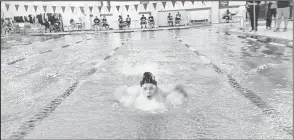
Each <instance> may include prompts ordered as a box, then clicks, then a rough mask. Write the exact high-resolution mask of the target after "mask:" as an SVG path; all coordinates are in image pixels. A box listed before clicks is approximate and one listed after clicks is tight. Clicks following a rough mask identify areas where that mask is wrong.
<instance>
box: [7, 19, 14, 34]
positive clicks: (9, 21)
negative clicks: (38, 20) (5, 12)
mask: <svg viewBox="0 0 294 140" xmlns="http://www.w3.org/2000/svg"><path fill="white" fill-rule="evenodd" d="M12 26H13V24H12V21H11V20H10V19H8V20H7V24H6V27H7V29H8V31H9V32H11V31H12Z"/></svg>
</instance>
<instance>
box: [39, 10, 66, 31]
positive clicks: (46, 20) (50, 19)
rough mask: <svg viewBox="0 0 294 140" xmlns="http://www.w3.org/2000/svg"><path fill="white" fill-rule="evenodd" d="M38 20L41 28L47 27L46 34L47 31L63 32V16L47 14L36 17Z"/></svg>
mask: <svg viewBox="0 0 294 140" xmlns="http://www.w3.org/2000/svg"><path fill="white" fill-rule="evenodd" d="M36 19H37V21H38V23H39V24H41V26H44V27H45V32H47V30H49V31H50V33H51V32H52V31H54V32H61V31H62V24H61V20H62V18H61V14H56V13H47V14H39V15H37V16H36Z"/></svg>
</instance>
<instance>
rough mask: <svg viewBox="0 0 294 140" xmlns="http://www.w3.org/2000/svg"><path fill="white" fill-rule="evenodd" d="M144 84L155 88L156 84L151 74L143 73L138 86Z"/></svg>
mask: <svg viewBox="0 0 294 140" xmlns="http://www.w3.org/2000/svg"><path fill="white" fill-rule="evenodd" d="M145 83H152V84H154V85H156V86H157V82H156V80H155V77H154V76H153V74H152V73H151V72H145V73H144V74H143V79H142V81H141V82H140V85H141V86H142V85H143V84H145Z"/></svg>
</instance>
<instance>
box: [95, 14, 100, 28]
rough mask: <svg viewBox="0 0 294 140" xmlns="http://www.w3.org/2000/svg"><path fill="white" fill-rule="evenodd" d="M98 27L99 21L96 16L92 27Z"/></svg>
mask: <svg viewBox="0 0 294 140" xmlns="http://www.w3.org/2000/svg"><path fill="white" fill-rule="evenodd" d="M99 26H100V19H99V18H98V17H97V16H96V17H95V19H94V27H99ZM95 29H96V28H95Z"/></svg>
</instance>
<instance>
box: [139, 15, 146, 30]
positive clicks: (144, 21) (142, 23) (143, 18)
mask: <svg viewBox="0 0 294 140" xmlns="http://www.w3.org/2000/svg"><path fill="white" fill-rule="evenodd" d="M140 20H141V28H143V25H145V28H147V25H146V24H147V22H146V20H147V19H146V17H145V16H144V15H142V17H141V19H140Z"/></svg>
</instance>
